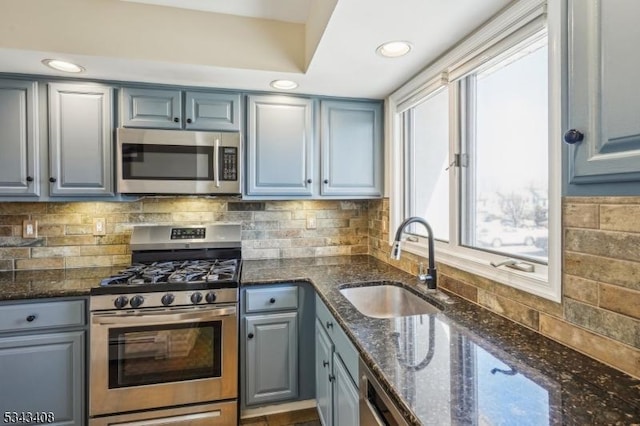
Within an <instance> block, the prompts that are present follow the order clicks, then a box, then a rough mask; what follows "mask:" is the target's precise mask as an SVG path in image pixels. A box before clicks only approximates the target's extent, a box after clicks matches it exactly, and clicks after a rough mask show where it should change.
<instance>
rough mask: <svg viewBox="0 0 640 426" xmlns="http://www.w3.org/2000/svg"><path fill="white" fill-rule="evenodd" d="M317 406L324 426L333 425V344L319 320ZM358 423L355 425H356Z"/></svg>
mask: <svg viewBox="0 0 640 426" xmlns="http://www.w3.org/2000/svg"><path fill="white" fill-rule="evenodd" d="M315 327H316V406H317V407H318V416H319V417H320V422H321V423H322V424H323V425H324V426H330V425H332V424H333V410H332V406H333V394H332V392H331V390H332V387H331V375H332V374H333V372H332V369H331V362H332V361H331V357H332V354H333V344H332V343H331V339H330V338H329V336H328V335H327V332H326V331H324V329H323V328H322V326H321V325H320V323H319V322H318V320H316V326H315ZM355 424H357V423H354V425H355Z"/></svg>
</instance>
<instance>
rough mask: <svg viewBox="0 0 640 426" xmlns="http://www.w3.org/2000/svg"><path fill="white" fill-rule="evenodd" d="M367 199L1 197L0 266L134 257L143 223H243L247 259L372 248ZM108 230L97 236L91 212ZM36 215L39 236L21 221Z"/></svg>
mask: <svg viewBox="0 0 640 426" xmlns="http://www.w3.org/2000/svg"><path fill="white" fill-rule="evenodd" d="M367 214H368V201H274V202H271V201H267V202H243V201H240V200H237V199H235V198H212V199H206V198H170V197H166V198H145V199H142V200H140V201H131V202H69V203H66V202H64V203H35V202H34V203H30V202H15V203H14V202H11V203H9V202H5V203H2V202H0V270H25V269H61V268H79V267H92V266H118V265H127V264H129V263H130V262H131V252H130V251H129V237H130V234H131V230H132V228H133V226H134V225H138V224H199V223H205V222H214V221H227V222H241V223H242V229H243V231H242V240H243V241H242V248H243V256H244V257H245V258H247V259H263V258H279V257H309V256H310V257H314V256H331V255H351V254H363V253H367V252H368V249H369V248H368V245H369V241H368V239H369V237H368V229H367V226H368V221H367ZM97 217H100V218H104V219H105V220H106V231H107V232H106V235H104V236H94V235H93V219H94V218H97ZM27 219H28V220H37V221H38V232H37V238H35V239H23V238H22V221H23V220H27Z"/></svg>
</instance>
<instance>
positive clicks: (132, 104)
mask: <svg viewBox="0 0 640 426" xmlns="http://www.w3.org/2000/svg"><path fill="white" fill-rule="evenodd" d="M122 126H124V127H150V128H156V129H180V128H182V92H181V91H180V90H156V89H132V88H127V87H125V88H124V89H122Z"/></svg>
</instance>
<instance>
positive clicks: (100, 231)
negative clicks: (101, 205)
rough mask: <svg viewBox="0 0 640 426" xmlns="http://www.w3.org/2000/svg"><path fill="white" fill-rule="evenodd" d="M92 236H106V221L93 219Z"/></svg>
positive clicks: (99, 218) (98, 218) (101, 218)
mask: <svg viewBox="0 0 640 426" xmlns="http://www.w3.org/2000/svg"><path fill="white" fill-rule="evenodd" d="M93 235H107V221H106V220H105V219H104V218H103V217H94V218H93Z"/></svg>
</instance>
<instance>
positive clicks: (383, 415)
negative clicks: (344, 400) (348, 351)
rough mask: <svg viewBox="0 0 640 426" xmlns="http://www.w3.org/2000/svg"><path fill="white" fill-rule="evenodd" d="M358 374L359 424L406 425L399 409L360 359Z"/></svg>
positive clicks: (371, 425)
mask: <svg viewBox="0 0 640 426" xmlns="http://www.w3.org/2000/svg"><path fill="white" fill-rule="evenodd" d="M358 371H359V373H360V374H359V376H360V425H361V426H405V425H408V424H409V423H407V421H406V420H405V419H404V417H403V416H402V414H401V413H400V410H398V408H397V407H396V406H395V404H394V403H393V402H392V401H391V399H390V398H389V396H388V395H387V394H386V393H385V392H384V391H383V390H382V387H381V386H380V383H379V382H378V381H377V380H376V378H375V377H374V376H373V373H371V371H370V370H369V368H367V366H366V365H365V364H364V362H363V361H362V359H360V361H359V363H358Z"/></svg>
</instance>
